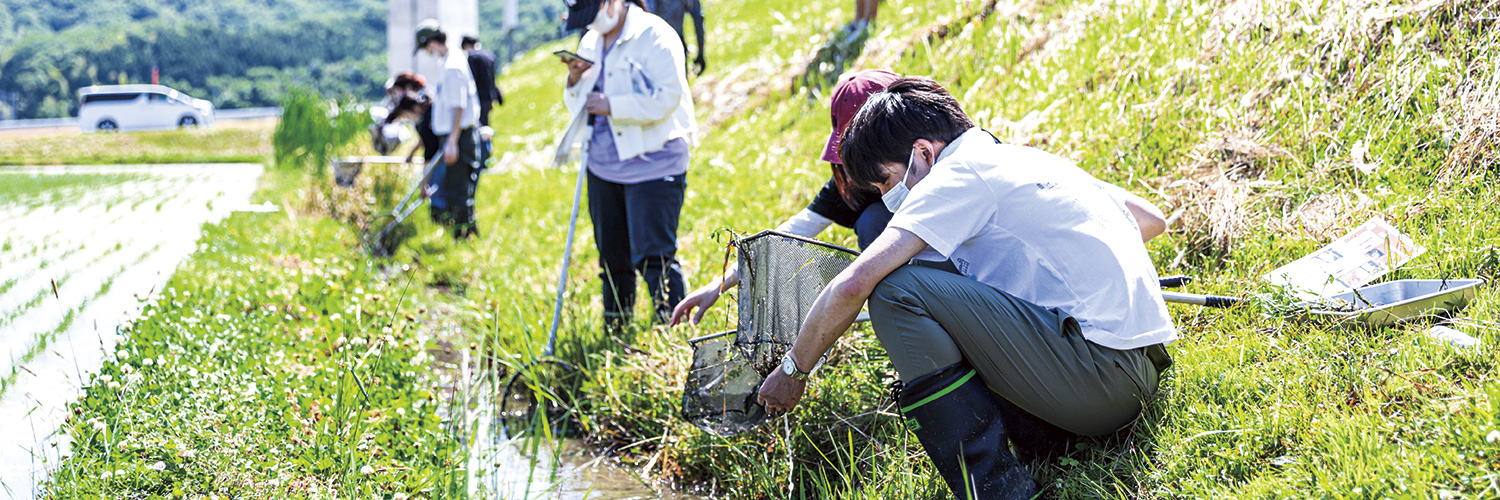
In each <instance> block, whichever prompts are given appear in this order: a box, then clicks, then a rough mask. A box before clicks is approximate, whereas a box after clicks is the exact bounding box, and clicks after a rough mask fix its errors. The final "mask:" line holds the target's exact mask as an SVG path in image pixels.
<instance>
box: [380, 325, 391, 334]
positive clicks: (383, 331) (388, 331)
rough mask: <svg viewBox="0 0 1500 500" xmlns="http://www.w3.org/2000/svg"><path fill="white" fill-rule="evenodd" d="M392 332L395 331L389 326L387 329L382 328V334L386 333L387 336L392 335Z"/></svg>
mask: <svg viewBox="0 0 1500 500" xmlns="http://www.w3.org/2000/svg"><path fill="white" fill-rule="evenodd" d="M392 331H394V330H391V327H389V326H387V327H385V328H381V329H380V333H384V334H386V335H390V333H391V332H392Z"/></svg>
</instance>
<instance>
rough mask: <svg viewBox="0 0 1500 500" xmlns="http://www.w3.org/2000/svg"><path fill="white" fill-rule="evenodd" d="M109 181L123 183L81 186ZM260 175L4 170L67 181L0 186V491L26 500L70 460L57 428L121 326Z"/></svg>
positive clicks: (188, 169)
mask: <svg viewBox="0 0 1500 500" xmlns="http://www.w3.org/2000/svg"><path fill="white" fill-rule="evenodd" d="M111 174H113V175H120V176H121V180H120V182H116V183H112V184H107V185H104V186H97V185H91V184H88V183H87V182H86V178H88V177H89V176H102V175H111ZM260 174H261V167H260V166H259V165H143V166H98V167H38V168H6V169H0V186H4V185H7V184H10V185H16V184H23V185H24V184H25V183H27V182H35V181H36V180H38V179H44V178H50V179H51V180H63V181H65V182H63V183H62V184H63V185H62V187H51V188H48V189H47V190H45V192H42V193H37V192H25V191H24V190H22V191H20V192H13V193H12V194H5V193H6V191H4V190H0V215H3V217H0V234H3V235H5V236H4V238H5V240H4V241H3V245H4V246H3V247H0V263H3V264H0V381H3V382H0V429H5V432H3V433H0V494H3V495H0V496H9V497H11V498H32V497H33V488H34V486H35V484H36V482H37V481H38V480H39V479H40V478H41V477H44V474H45V473H46V470H47V469H48V468H49V467H51V466H53V465H54V464H56V463H57V459H58V456H59V455H61V454H66V453H67V450H68V446H67V442H66V441H67V437H66V436H59V435H55V432H56V431H57V430H58V428H59V426H60V425H61V424H62V423H63V420H64V419H65V418H66V416H67V411H66V405H67V404H68V403H69V402H71V401H73V400H74V399H76V398H77V396H78V395H79V394H80V389H81V387H82V385H83V382H84V381H87V380H89V379H90V378H91V372H93V371H95V370H96V369H97V367H98V366H99V363H100V361H101V360H102V359H103V357H104V356H105V355H106V353H107V352H110V351H112V350H113V349H114V344H115V339H114V337H115V334H114V332H115V331H116V328H117V326H119V325H120V324H121V323H123V322H125V321H128V320H129V319H130V318H131V317H133V315H134V314H136V313H137V312H138V311H139V310H140V308H141V306H142V304H143V302H142V301H141V300H139V298H148V297H150V296H151V295H152V292H153V291H159V290H161V289H162V286H163V285H164V284H165V283H166V281H167V279H168V278H169V277H170V276H171V274H172V272H173V270H175V269H176V267H177V264H178V263H179V262H181V261H182V260H183V259H184V258H185V257H187V256H188V255H190V254H191V253H192V252H193V251H194V250H195V249H196V248H197V240H198V236H199V234H200V233H201V231H202V227H203V225H204V224H211V223H214V222H217V221H219V220H222V219H223V218H224V217H226V216H228V215H229V214H230V213H232V212H234V211H235V210H236V209H237V208H241V207H244V206H245V205H246V204H247V203H248V202H249V200H250V195H251V194H252V193H253V191H254V189H255V185H256V179H258V178H259V177H260ZM74 179H76V180H78V181H80V182H79V183H78V184H77V185H69V183H68V182H66V181H70V180H74ZM53 184H54V185H55V184H56V183H53ZM79 186H88V187H87V188H81V187H79ZM54 284H55V286H54ZM54 445H55V447H54Z"/></svg>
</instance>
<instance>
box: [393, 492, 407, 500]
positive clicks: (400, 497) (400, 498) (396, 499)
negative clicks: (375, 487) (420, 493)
mask: <svg viewBox="0 0 1500 500" xmlns="http://www.w3.org/2000/svg"><path fill="white" fill-rule="evenodd" d="M391 499H392V500H406V499H407V496H406V494H405V493H396V494H395V495H394V496H392V497H391Z"/></svg>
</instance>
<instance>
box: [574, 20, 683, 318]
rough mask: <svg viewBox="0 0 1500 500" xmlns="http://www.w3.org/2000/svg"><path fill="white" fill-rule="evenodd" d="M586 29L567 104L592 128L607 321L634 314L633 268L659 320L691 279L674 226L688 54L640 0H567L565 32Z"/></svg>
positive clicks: (593, 199) (591, 180)
mask: <svg viewBox="0 0 1500 500" xmlns="http://www.w3.org/2000/svg"><path fill="white" fill-rule="evenodd" d="M579 28H587V30H586V31H585V32H584V34H583V38H582V39H581V40H580V41H579V44H578V51H577V55H576V56H572V57H570V56H568V55H560V56H559V58H560V59H561V61H562V62H563V63H564V64H566V65H567V67H568V75H567V80H566V82H565V85H564V88H563V102H564V103H565V104H566V105H567V107H568V112H569V113H570V114H572V115H575V116H576V115H578V114H579V113H585V114H587V115H588V117H589V124H590V125H591V127H590V130H589V131H586V132H585V134H583V135H584V136H585V137H586V139H585V140H588V141H590V146H589V148H588V158H586V159H585V163H586V164H587V168H588V205H589V217H590V218H591V219H593V222H594V243H595V245H597V247H598V250H599V266H600V268H601V269H602V272H601V273H600V276H601V278H602V279H603V294H604V321H605V326H606V328H608V329H609V330H611V331H616V332H618V331H621V330H622V329H623V327H625V326H626V325H627V324H629V323H630V321H631V316H632V315H631V310H632V309H633V305H634V303H635V290H636V274H637V273H639V274H640V275H641V277H642V278H644V279H645V281H646V287H647V289H648V290H649V291H650V293H651V298H652V304H653V308H654V310H655V319H656V321H658V322H664V321H666V319H667V317H668V315H669V314H670V313H671V312H672V309H673V308H674V307H676V305H677V303H678V302H679V301H681V300H682V297H683V295H684V294H685V292H686V287H687V284H686V283H685V282H684V281H683V277H682V269H681V267H680V266H679V265H678V263H677V223H678V219H679V217H680V216H681V214H682V203H683V199H684V195H685V193H686V191H687V169H688V160H689V153H690V151H691V146H692V140H693V134H694V131H695V130H696V127H697V125H696V123H695V121H694V118H693V101H692V96H691V94H690V93H689V92H688V82H687V73H686V71H685V70H684V60H685V57H686V56H685V55H684V52H683V47H682V43H681V42H680V41H679V40H678V38H677V34H676V32H675V31H673V30H672V27H671V26H669V25H668V24H667V23H666V21H663V20H662V19H661V18H659V17H656V16H655V15H652V14H651V13H650V12H647V11H646V9H645V8H644V6H643V5H642V4H641V3H640V0H570V1H569V2H568V21H567V29H569V30H573V29H579Z"/></svg>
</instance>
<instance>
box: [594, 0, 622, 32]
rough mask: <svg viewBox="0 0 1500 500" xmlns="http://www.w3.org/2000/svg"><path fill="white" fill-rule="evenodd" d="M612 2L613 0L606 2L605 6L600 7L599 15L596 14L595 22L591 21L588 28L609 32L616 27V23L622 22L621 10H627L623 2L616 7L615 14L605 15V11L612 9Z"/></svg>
mask: <svg viewBox="0 0 1500 500" xmlns="http://www.w3.org/2000/svg"><path fill="white" fill-rule="evenodd" d="M610 3H613V2H606V3H605V4H604V6H602V7H600V8H599V15H597V16H594V22H591V23H589V25H588V29H591V30H594V31H597V32H599V33H609V30H612V29H615V25H618V24H620V12H619V11H622V10H625V5H624V4H621V5H620V7H619V8H617V9H615V15H614V16H608V15H605V12H606V11H608V10H610V9H609V4H610Z"/></svg>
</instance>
